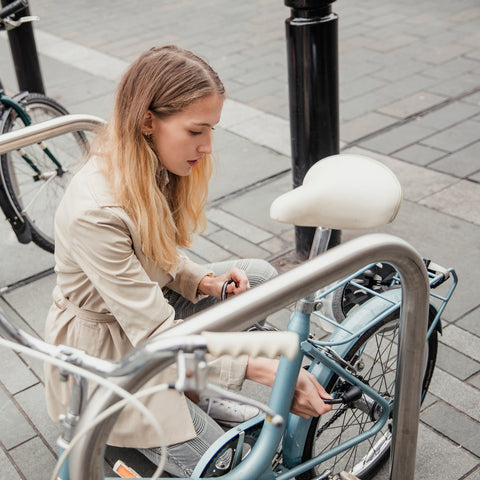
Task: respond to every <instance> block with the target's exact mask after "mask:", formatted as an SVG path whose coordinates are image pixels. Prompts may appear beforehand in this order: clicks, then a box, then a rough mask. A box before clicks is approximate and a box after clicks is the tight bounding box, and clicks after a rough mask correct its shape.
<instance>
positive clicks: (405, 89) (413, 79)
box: [378, 72, 437, 100]
mask: <svg viewBox="0 0 480 480" xmlns="http://www.w3.org/2000/svg"><path fill="white" fill-rule="evenodd" d="M421 73H422V72H419V73H417V74H414V75H411V76H408V77H405V78H402V79H399V80H396V81H395V82H394V83H390V82H388V83H386V84H385V86H383V87H381V88H379V89H378V91H379V92H385V93H388V94H389V95H391V96H392V97H393V98H394V99H396V100H401V99H403V98H406V97H409V96H410V95H413V94H414V93H417V92H421V91H430V90H431V87H432V86H433V85H435V84H436V83H437V82H436V80H434V79H431V78H428V77H425V76H423V75H422V74H421ZM433 93H435V92H433Z"/></svg>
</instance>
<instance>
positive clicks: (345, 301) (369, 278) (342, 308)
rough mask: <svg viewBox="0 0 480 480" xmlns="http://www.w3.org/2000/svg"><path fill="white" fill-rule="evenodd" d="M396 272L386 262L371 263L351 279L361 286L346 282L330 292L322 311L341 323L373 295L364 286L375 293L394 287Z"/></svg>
mask: <svg viewBox="0 0 480 480" xmlns="http://www.w3.org/2000/svg"><path fill="white" fill-rule="evenodd" d="M396 273H397V271H396V270H395V268H394V267H393V266H391V265H390V264H388V263H377V264H375V265H373V266H372V267H371V268H369V269H368V270H365V271H364V272H362V273H361V274H359V275H358V277H357V278H354V279H353V280H352V281H353V282H354V283H357V284H359V285H361V286H362V287H357V286H356V285H354V284H353V283H352V282H348V283H346V284H345V285H343V286H341V287H339V288H337V289H335V290H334V291H333V292H332V293H330V294H329V295H328V296H327V297H326V298H325V299H324V301H323V303H324V307H323V308H324V313H325V314H326V315H327V317H329V318H332V319H333V320H335V321H336V322H338V323H342V322H343V321H344V320H345V318H346V317H347V315H349V314H350V313H351V312H352V311H353V310H354V309H355V308H357V307H358V306H360V305H362V304H364V303H365V302H366V301H368V300H369V299H370V298H372V297H373V294H371V293H369V292H368V291H367V290H364V288H368V289H370V290H373V291H374V292H375V293H377V294H378V293H382V292H384V291H386V290H389V289H390V288H394V287H395V286H396V285H395V284H394V277H395V275H396ZM363 287H364V288H363Z"/></svg>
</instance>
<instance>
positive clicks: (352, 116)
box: [0, 0, 480, 480]
mask: <svg viewBox="0 0 480 480" xmlns="http://www.w3.org/2000/svg"><path fill="white" fill-rule="evenodd" d="M30 5H31V11H32V13H33V14H35V15H39V16H40V18H41V20H40V21H39V22H38V23H36V24H35V27H34V28H35V35H36V40H37V47H38V50H39V52H40V62H41V66H42V72H43V77H44V82H45V87H46V91H47V94H48V95H49V96H52V97H53V98H55V99H56V100H57V101H59V102H60V103H62V104H63V105H65V106H66V107H67V108H68V109H69V110H70V111H71V112H72V113H89V114H95V115H98V116H101V117H103V118H108V116H109V112H110V111H111V107H112V101H113V95H114V91H115V86H116V82H117V81H118V79H119V78H120V76H121V73H122V71H123V70H124V69H125V68H126V66H127V65H128V64H129V62H130V61H132V60H133V59H134V58H135V57H136V56H137V55H138V54H139V53H141V52H142V51H143V50H145V49H147V48H149V47H150V46H152V45H161V44H167V43H177V44H179V45H181V46H184V47H186V48H190V49H192V50H194V51H195V52H196V53H199V54H200V55H202V56H203V57H205V58H206V59H207V60H208V61H209V62H210V63H211V64H212V65H213V66H214V67H215V68H216V69H217V70H218V72H219V74H220V76H221V78H222V79H223V80H224V82H225V85H226V88H227V94H228V101H227V102H226V105H225V109H224V114H223V117H222V121H221V125H220V128H217V130H216V172H215V175H214V180H213V183H212V189H211V192H210V199H209V210H208V219H209V223H208V228H207V231H206V232H205V233H204V234H203V235H202V236H200V237H198V239H197V240H196V241H195V244H194V246H193V248H192V251H191V255H192V258H194V259H196V260H198V261H200V262H206V261H213V260H222V259H227V258H238V257H246V256H254V257H260V258H266V259H268V260H271V261H272V262H273V263H274V264H275V265H277V266H278V267H279V268H280V269H281V270H285V269H289V268H291V267H292V266H293V265H294V264H295V263H297V262H296V260H295V257H294V254H293V253H292V248H293V242H294V238H293V231H292V227H289V226H287V225H280V224H278V223H275V222H273V221H272V220H270V218H269V215H268V211H269V206H270V203H271V202H272V200H273V199H274V198H275V197H276V196H277V195H279V194H280V193H283V192H285V191H288V190H289V189H290V188H291V183H292V181H291V172H290V145H289V121H288V88H287V67H286V46H285V32H284V21H285V19H286V18H287V17H288V16H289V10H288V9H287V8H286V7H285V6H284V4H283V2H282V1H274V0H262V1H261V2H260V1H258V0H257V1H254V0H245V1H242V2H238V1H234V0H211V1H208V2H195V1H193V0H182V1H178V2H166V1H158V0H144V1H143V2H131V1H128V2H127V1H120V0H118V1H116V2H106V1H98V0H95V1H94V0H84V1H82V2H77V1H75V0H62V1H51V0H31V3H30ZM333 9H334V11H335V12H337V13H338V15H339V50H340V115H341V119H340V120H341V128H340V136H341V141H342V149H343V151H349V152H356V153H363V154H366V155H370V156H372V157H374V158H377V159H379V160H380V161H382V162H384V163H385V164H386V165H388V166H389V167H390V168H391V169H392V170H393V171H394V172H395V173H396V174H397V175H398V177H399V179H400V181H401V183H402V186H403V189H404V202H403V205H402V208H401V210H400V213H399V215H398V217H397V218H396V220H395V221H394V222H393V223H392V224H390V225H388V226H386V227H384V228H381V229H378V231H383V232H388V233H392V234H394V235H398V236H400V237H402V238H404V239H405V240H407V241H408V242H410V243H411V244H412V245H413V246H414V247H415V248H416V249H417V250H418V251H419V252H420V253H421V254H422V255H423V256H425V257H428V258H432V259H434V261H436V262H437V263H439V264H441V265H444V266H453V267H455V269H456V270H457V272H458V275H459V279H460V282H459V286H458V288H457V291H456V293H455V295H454V298H453V299H452V301H451V302H450V304H449V306H448V308H447V309H446V311H445V313H444V332H443V336H442V337H441V338H440V348H439V355H438V362H437V368H436V370H435V374H434V377H433V381H432V385H431V388H430V393H429V396H428V400H427V402H426V405H425V406H424V408H423V410H422V415H421V425H420V432H419V441H418V453H417V463H416V476H415V478H416V479H417V480H423V479H425V480H427V479H428V480H431V479H435V480H479V479H480V428H479V425H480V327H479V323H480V322H479V321H480V318H479V317H480V300H479V296H478V291H477V288H478V281H477V278H476V274H477V272H478V271H479V267H480V252H479V250H480V248H479V245H480V242H479V239H480V235H479V234H480V208H479V206H480V185H479V183H480V54H479V51H480V49H479V47H480V3H479V2H478V0H457V1H456V2H451V1H450V0H424V1H422V2H418V1H417V0H362V1H360V0H350V1H345V0H338V1H337V2H335V3H334V4H333ZM0 70H1V72H2V73H1V78H2V82H3V83H4V86H5V87H6V88H7V90H8V91H10V92H15V91H16V90H17V84H16V79H15V73H14V68H13V65H12V61H11V56H10V51H9V47H8V43H7V41H6V37H5V36H4V35H3V36H2V35H0ZM364 233H366V232H363V231H344V232H343V239H344V240H345V241H346V240H348V239H351V238H353V237H356V236H358V235H361V234H364ZM0 246H1V260H0V262H1V263H0V265H1V267H2V268H1V269H0V288H1V290H0V307H1V308H2V309H3V310H4V311H5V312H6V313H8V314H9V315H10V316H11V318H12V319H13V320H14V321H15V322H16V323H17V324H18V325H19V326H21V327H23V328H25V329H27V330H28V331H30V332H32V333H33V334H35V335H38V336H39V337H41V336H42V335H43V328H44V321H45V317H46V314H47V311H48V308H49V303H50V294H51V290H52V288H53V285H54V282H55V278H54V275H53V274H51V273H50V271H51V270H50V269H51V268H52V267H53V264H54V260H53V256H52V255H50V254H47V253H45V252H43V251H41V250H39V249H38V248H37V247H35V246H34V245H27V246H24V245H20V244H18V243H17V242H16V241H15V238H14V236H13V234H12V233H11V231H10V229H9V226H8V224H7V223H6V222H2V223H0ZM31 277H33V279H32V278H31ZM287 316H288V312H287V311H285V310H282V311H280V312H279V313H278V314H277V315H276V316H274V317H273V318H271V319H270V320H271V323H273V324H277V325H283V324H284V323H285V321H286V317H287ZM2 359H3V360H2V367H1V368H0V406H1V409H2V415H1V416H0V472H1V474H0V477H1V478H9V479H14V478H21V479H28V480H36V479H45V478H48V472H51V470H52V468H53V465H54V463H55V458H56V454H57V449H56V446H55V438H56V436H57V435H58V427H57V426H56V425H54V424H52V423H51V422H50V420H49V419H48V417H47V415H46V411H45V404H44V399H43V381H42V378H43V375H42V366H41V364H40V363H39V362H38V361H34V360H30V359H29V358H27V357H25V356H24V355H23V354H22V355H19V354H15V353H12V352H9V351H4V352H2ZM377 478H379V479H386V478H388V473H387V471H386V470H384V471H382V472H380V474H379V475H378V476H377ZM406 480H409V479H406Z"/></svg>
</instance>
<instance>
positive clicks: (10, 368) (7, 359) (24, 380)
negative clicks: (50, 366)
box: [0, 349, 38, 395]
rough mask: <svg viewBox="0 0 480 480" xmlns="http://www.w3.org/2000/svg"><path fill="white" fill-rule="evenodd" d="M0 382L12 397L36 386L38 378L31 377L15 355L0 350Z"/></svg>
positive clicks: (29, 372)
mask: <svg viewBox="0 0 480 480" xmlns="http://www.w3.org/2000/svg"><path fill="white" fill-rule="evenodd" d="M0 381H1V382H2V383H3V385H5V388H6V389H7V390H8V391H9V392H10V393H11V394H12V395H14V394H15V393H17V392H19V391H21V390H24V389H25V388H28V387H31V386H32V385H35V384H37V383H38V378H37V377H36V376H35V375H33V373H32V372H31V371H30V370H29V368H28V367H27V366H26V365H25V363H23V361H22V360H21V359H20V358H19V356H18V354H17V353H15V352H13V351H11V350H4V349H2V368H1V370H0Z"/></svg>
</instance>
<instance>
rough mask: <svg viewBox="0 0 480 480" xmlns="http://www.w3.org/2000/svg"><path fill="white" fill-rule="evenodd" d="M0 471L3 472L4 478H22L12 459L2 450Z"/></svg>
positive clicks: (12, 479)
mask: <svg viewBox="0 0 480 480" xmlns="http://www.w3.org/2000/svg"><path fill="white" fill-rule="evenodd" d="M0 472H2V476H3V478H8V479H9V480H16V479H18V480H20V475H19V474H18V472H17V471H16V470H15V467H14V466H13V465H12V463H11V462H10V459H9V458H8V457H7V456H6V454H5V453H4V452H3V451H2V450H0Z"/></svg>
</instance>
